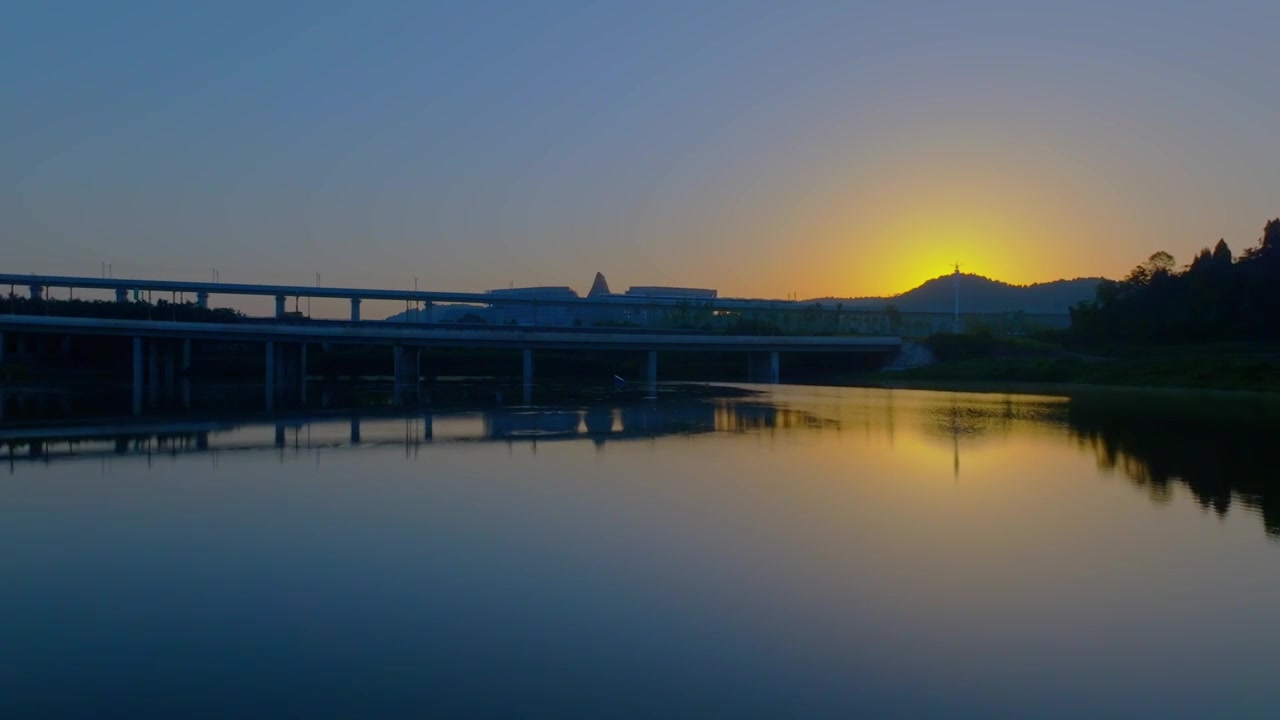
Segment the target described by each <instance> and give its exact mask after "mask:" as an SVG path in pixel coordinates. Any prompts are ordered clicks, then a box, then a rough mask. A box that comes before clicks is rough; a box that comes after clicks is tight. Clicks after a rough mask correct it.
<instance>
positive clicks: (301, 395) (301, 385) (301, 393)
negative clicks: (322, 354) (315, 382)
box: [298, 343, 307, 405]
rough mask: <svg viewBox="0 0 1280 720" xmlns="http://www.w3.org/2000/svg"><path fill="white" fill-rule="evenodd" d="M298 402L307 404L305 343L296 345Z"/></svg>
mask: <svg viewBox="0 0 1280 720" xmlns="http://www.w3.org/2000/svg"><path fill="white" fill-rule="evenodd" d="M298 402H300V403H302V404H303V405H306V404H307V344H306V343H302V344H301V345H300V346H299V347H298Z"/></svg>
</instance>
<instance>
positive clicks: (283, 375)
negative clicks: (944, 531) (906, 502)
mask: <svg viewBox="0 0 1280 720" xmlns="http://www.w3.org/2000/svg"><path fill="white" fill-rule="evenodd" d="M5 283H10V284H15V285H16V284H19V283H26V284H27V285H28V287H29V288H30V293H31V297H32V298H33V299H37V300H38V299H41V298H43V297H44V293H45V289H46V288H48V287H55V286H60V287H67V288H88V289H100V290H101V289H107V290H115V291H116V293H117V299H118V300H120V301H121V302H124V301H126V293H127V292H128V291H129V290H134V289H139V288H143V289H152V290H161V291H164V290H167V291H171V292H174V293H178V292H183V293H196V294H198V295H204V297H203V300H204V301H206V302H207V297H208V296H207V293H210V292H212V291H213V290H214V289H216V290H217V291H218V292H220V293H223V294H259V295H262V294H276V296H277V300H278V303H277V310H280V308H281V307H282V306H283V300H281V298H282V297H283V295H280V294H277V293H280V292H287V293H293V292H298V293H300V294H302V295H303V296H312V297H346V298H349V299H351V301H352V308H353V310H352V319H351V320H343V321H333V320H312V319H309V318H300V317H287V316H286V317H277V318H271V319H245V320H243V321H237V322H199V321H175V320H151V319H121V318H101V317H64V316H53V315H30V314H26V315H24V314H0V362H3V361H4V352H5V351H6V347H7V346H8V345H14V346H15V348H16V347H17V346H18V345H19V344H20V342H21V341H22V339H23V338H24V337H26V336H29V335H50V334H52V335H59V336H62V337H64V338H70V337H75V336H99V337H101V336H116V337H125V338H129V339H131V340H132V343H131V346H132V385H133V390H134V407H135V411H140V408H141V401H142V394H143V389H144V388H147V387H150V388H155V387H156V386H158V385H160V384H162V383H163V384H165V385H167V386H172V384H173V383H174V381H175V379H177V378H181V377H183V376H185V374H186V373H187V371H188V370H189V369H190V366H191V353H192V341H222V342H242V343H244V342H248V343H261V346H262V348H263V375H262V381H263V384H264V386H265V392H266V401H267V405H268V407H270V406H272V404H273V402H274V399H275V398H276V397H277V395H278V393H279V392H280V391H281V390H283V389H284V388H286V387H289V388H292V389H296V390H298V391H300V393H301V397H302V399H303V401H304V402H305V397H306V394H305V393H306V377H307V351H308V347H309V346H324V347H330V346H334V345H364V346H368V345H375V346H384V347H388V348H390V349H392V351H393V353H394V358H395V363H394V368H395V381H396V384H397V385H398V386H400V385H404V386H417V384H418V383H419V382H420V380H421V374H420V367H421V353H422V352H423V351H424V350H430V349H432V348H509V349H513V350H518V351H520V352H521V353H522V355H523V389H524V400H525V402H526V404H527V403H528V402H529V400H530V397H531V394H532V387H533V379H534V363H533V359H534V352H535V351H539V350H541V351H546V350H560V351H566V350H568V351H573V350H583V351H587V350H634V351H638V352H645V353H647V356H648V357H647V360H648V362H647V367H646V370H647V372H646V376H645V379H646V381H647V382H648V384H649V386H650V388H651V389H656V383H657V380H658V353H659V352H737V353H744V354H746V355H747V357H748V360H749V367H750V371H749V377H750V379H751V380H753V381H755V382H766V383H776V382H778V381H779V376H780V367H781V358H780V355H781V354H782V353H814V352H822V353H882V354H892V353H895V352H897V351H898V350H899V349H900V348H901V345H902V340H901V338H900V337H896V336H866V335H744V334H724V333H714V332H705V331H696V330H670V329H668V330H661V329H654V328H612V327H527V326H506V325H468V324H457V323H412V322H399V323H393V322H383V321H368V320H363V321H362V320H360V319H359V312H358V307H359V302H360V300H361V299H367V298H376V299H402V300H407V301H410V302H414V301H422V302H431V301H435V300H450V301H462V302H475V303H494V302H523V303H527V302H529V301H528V300H527V299H515V300H513V299H510V298H502V297H493V296H489V295H487V294H477V293H435V292H405V291H393V290H373V289H358V288H304V287H293V286H267V285H255V286H248V285H235V286H227V285H222V284H217V283H183V282H171V281H141V280H132V279H131V280H116V279H111V278H71V277H60V276H19V275H0V284H5ZM573 302H575V303H584V304H597V305H598V304H605V305H619V304H621V305H626V306H642V307H664V306H665V307H671V306H675V305H679V304H681V302H682V301H681V300H679V299H675V298H624V297H611V298H608V299H579V300H575V301H573ZM699 305H700V306H703V307H704V309H706V308H711V309H712V310H713V311H718V310H722V309H727V308H733V309H736V310H743V309H769V310H775V311H779V310H781V308H782V307H784V306H785V307H786V308H788V309H790V310H792V311H795V310H797V309H800V307H801V306H798V305H796V304H795V303H787V302H783V301H777V302H775V301H761V300H731V299H715V300H712V301H708V302H706V303H702V302H700V303H699ZM5 336H12V337H13V338H14V342H13V343H9V342H7V338H6V337H5Z"/></svg>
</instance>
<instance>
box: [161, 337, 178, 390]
mask: <svg viewBox="0 0 1280 720" xmlns="http://www.w3.org/2000/svg"><path fill="white" fill-rule="evenodd" d="M177 354H178V348H176V347H175V346H174V344H173V343H171V342H166V343H165V344H164V394H165V397H166V398H171V397H172V395H173V379H174V376H175V372H174V371H175V366H176V365H177V360H178V359H177V357H176V356H177Z"/></svg>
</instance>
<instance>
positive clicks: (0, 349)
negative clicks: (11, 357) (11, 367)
mask: <svg viewBox="0 0 1280 720" xmlns="http://www.w3.org/2000/svg"><path fill="white" fill-rule="evenodd" d="M3 364H4V333H3V332H0V365H3Z"/></svg>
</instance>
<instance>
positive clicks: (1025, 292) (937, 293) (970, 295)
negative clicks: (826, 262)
mask: <svg viewBox="0 0 1280 720" xmlns="http://www.w3.org/2000/svg"><path fill="white" fill-rule="evenodd" d="M1100 282H1102V278H1076V279H1074V280H1054V281H1053V282H1047V283H1036V284H1034V285H1010V284H1009V283H1005V282H1000V281H999V280H992V279H991V278H985V277H982V276H981V275H969V274H962V275H961V276H960V312H962V313H1004V312H1016V311H1022V312H1026V313H1036V314H1052V315H1059V314H1061V315H1065V314H1066V313H1067V311H1068V308H1070V307H1071V306H1072V305H1075V304H1076V303H1079V302H1082V301H1086V300H1093V299H1094V294H1095V293H1096V292H1097V289H1098V283H1100ZM952 283H953V280H952V276H951V275H943V276H941V277H937V278H934V279H932V280H929V281H928V282H925V283H924V284H923V285H921V286H920V287H917V288H915V289H912V290H908V291H907V292H904V293H902V294H901V295H896V296H893V297H870V298H865V297H864V298H816V299H814V300H810V301H809V302H817V303H822V304H823V305H835V304H837V303H840V304H843V305H844V307H845V308H847V309H874V310H880V309H883V308H884V307H885V306H886V305H894V306H896V307H897V308H898V309H899V310H901V311H902V312H928V313H948V312H951V311H952V308H953V306H954V298H955V294H954V293H955V290H954V286H953V285H952Z"/></svg>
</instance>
